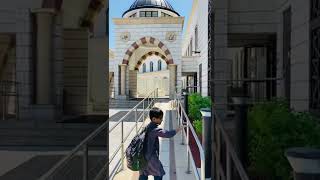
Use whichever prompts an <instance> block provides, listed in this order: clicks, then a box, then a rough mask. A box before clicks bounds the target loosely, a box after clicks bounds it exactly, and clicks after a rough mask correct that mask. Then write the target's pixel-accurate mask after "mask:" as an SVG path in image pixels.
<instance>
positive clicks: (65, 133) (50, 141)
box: [0, 123, 106, 146]
mask: <svg viewBox="0 0 320 180" xmlns="http://www.w3.org/2000/svg"><path fill="white" fill-rule="evenodd" d="M17 124H18V123H17ZM51 125H52V126H50V124H47V125H45V124H42V125H41V126H40V125H39V126H37V127H32V126H31V127H30V126H23V125H20V126H19V127H17V126H16V127H14V126H13V125H12V127H10V126H9V127H8V126H7V127H2V128H0V146H76V145H77V144H79V143H80V142H81V141H82V140H83V139H85V138H86V137H87V136H88V135H89V134H90V133H92V132H93V131H94V130H95V129H96V128H97V127H98V126H99V125H100V124H95V125H92V124H74V125H72V124H64V125H63V126H62V125H59V123H56V124H54V123H52V124H51ZM105 142H106V136H105V134H101V135H99V136H98V137H97V138H95V139H94V140H93V143H92V144H93V145H97V146H100V145H105Z"/></svg>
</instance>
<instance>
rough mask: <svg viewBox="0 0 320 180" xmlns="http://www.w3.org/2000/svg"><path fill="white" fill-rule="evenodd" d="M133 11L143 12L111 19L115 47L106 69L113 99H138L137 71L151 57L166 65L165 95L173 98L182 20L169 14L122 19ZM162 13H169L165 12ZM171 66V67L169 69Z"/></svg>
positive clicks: (177, 78) (178, 61)
mask: <svg viewBox="0 0 320 180" xmlns="http://www.w3.org/2000/svg"><path fill="white" fill-rule="evenodd" d="M147 9H148V10H149V11H156V12H160V13H161V11H162V10H160V9H157V8H147ZM136 11H143V9H139V10H134V11H133V12H132V13H131V12H129V13H127V14H126V15H125V16H124V17H123V18H114V19H113V23H114V24H115V26H116V27H115V36H116V37H115V39H116V47H115V49H114V54H115V59H114V61H113V62H112V64H110V67H109V70H110V71H112V72H114V90H115V98H116V99H128V98H136V97H138V91H137V86H138V84H139V79H137V77H138V76H137V71H138V70H139V68H140V66H141V65H142V64H143V63H144V62H145V61H146V60H147V57H149V56H152V55H153V56H157V57H159V58H160V59H162V60H164V61H165V62H166V63H167V65H168V70H169V71H170V91H169V92H170V97H171V98H173V96H174V94H175V92H176V89H177V86H179V85H180V84H181V81H180V77H181V73H182V72H181V66H182V57H181V53H180V51H181V35H182V29H183V22H184V18H183V17H179V16H177V15H175V14H172V17H134V18H129V17H126V16H129V14H134V13H135V12H136ZM160 13H158V14H160ZM166 13H168V14H169V12H166ZM171 65H172V67H175V68H170V66H171ZM155 67H156V66H155ZM171 71H172V72H171ZM133 76H134V77H133ZM142 94H145V93H142Z"/></svg>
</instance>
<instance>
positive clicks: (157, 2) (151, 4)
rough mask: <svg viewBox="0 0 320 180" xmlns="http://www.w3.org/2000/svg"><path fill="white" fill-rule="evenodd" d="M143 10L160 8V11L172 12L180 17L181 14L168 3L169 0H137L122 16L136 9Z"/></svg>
mask: <svg viewBox="0 0 320 180" xmlns="http://www.w3.org/2000/svg"><path fill="white" fill-rule="evenodd" d="M141 8H159V9H164V10H168V11H171V12H173V13H175V14H177V15H178V16H180V15H179V13H177V12H176V11H175V10H174V9H173V7H172V6H171V4H170V3H169V2H168V1H167V0H136V1H135V2H134V3H133V4H132V5H131V6H130V8H129V9H128V10H127V11H126V12H124V13H123V15H122V16H124V15H125V14H126V13H128V12H130V11H133V10H136V9H141Z"/></svg>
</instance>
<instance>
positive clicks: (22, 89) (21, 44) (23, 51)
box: [0, 0, 39, 119]
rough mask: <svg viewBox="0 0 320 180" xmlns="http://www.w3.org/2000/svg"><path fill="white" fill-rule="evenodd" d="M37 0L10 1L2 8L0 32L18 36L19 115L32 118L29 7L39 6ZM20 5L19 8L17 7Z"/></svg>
mask: <svg viewBox="0 0 320 180" xmlns="http://www.w3.org/2000/svg"><path fill="white" fill-rule="evenodd" d="M38 5H39V4H38V3H37V2H35V1H30V0H29V1H23V2H20V1H19V2H18V1H16V0H14V1H8V2H6V3H5V4H2V5H1V8H0V33H11V34H13V35H14V36H15V38H16V52H15V57H16V77H17V79H16V81H18V82H19V83H20V84H19V86H18V91H19V113H20V114H19V116H20V117H21V118H22V119H30V118H31V113H30V104H31V102H32V97H31V95H32V93H31V91H32V76H31V73H32V72H33V69H32V68H31V67H32V53H31V52H32V42H31V40H32V39H31V35H32V31H31V16H30V15H31V14H30V11H29V9H27V8H26V7H29V8H36V7H38ZM17 7H18V8H17Z"/></svg>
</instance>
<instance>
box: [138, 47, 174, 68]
mask: <svg viewBox="0 0 320 180" xmlns="http://www.w3.org/2000/svg"><path fill="white" fill-rule="evenodd" d="M153 55H156V56H159V57H160V58H161V59H163V60H164V61H166V63H167V64H173V62H172V63H170V62H169V60H168V58H167V57H166V56H165V55H163V54H162V53H159V52H157V51H150V52H148V53H146V54H145V55H143V56H141V58H140V60H139V61H138V62H137V64H136V66H135V67H134V70H139V68H140V66H141V65H142V63H143V61H145V60H147V58H148V57H150V56H153Z"/></svg>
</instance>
